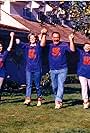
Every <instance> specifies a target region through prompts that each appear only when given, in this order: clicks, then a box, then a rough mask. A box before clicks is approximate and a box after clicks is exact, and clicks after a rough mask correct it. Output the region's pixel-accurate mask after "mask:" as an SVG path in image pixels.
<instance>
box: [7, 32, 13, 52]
mask: <svg viewBox="0 0 90 133" xmlns="http://www.w3.org/2000/svg"><path fill="white" fill-rule="evenodd" d="M10 37H11V39H10V43H9V46H8V48H7V50H8V51H10V50H11V48H12V45H13V39H14V32H11V33H10Z"/></svg>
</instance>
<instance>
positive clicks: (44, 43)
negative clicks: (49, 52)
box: [40, 28, 47, 47]
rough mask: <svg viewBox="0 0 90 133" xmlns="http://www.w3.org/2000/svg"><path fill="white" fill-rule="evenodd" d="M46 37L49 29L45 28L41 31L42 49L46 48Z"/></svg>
mask: <svg viewBox="0 0 90 133" xmlns="http://www.w3.org/2000/svg"><path fill="white" fill-rule="evenodd" d="M46 35H47V29H46V28H43V29H42V30H41V36H40V38H41V43H40V46H41V47H44V46H45V45H46Z"/></svg>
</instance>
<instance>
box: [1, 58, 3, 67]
mask: <svg viewBox="0 0 90 133" xmlns="http://www.w3.org/2000/svg"><path fill="white" fill-rule="evenodd" d="M1 67H3V60H2V58H1V59H0V68H1Z"/></svg>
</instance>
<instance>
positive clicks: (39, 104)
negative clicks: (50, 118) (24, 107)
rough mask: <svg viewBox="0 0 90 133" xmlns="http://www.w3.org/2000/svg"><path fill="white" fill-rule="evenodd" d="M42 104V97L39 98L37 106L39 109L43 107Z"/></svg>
mask: <svg viewBox="0 0 90 133" xmlns="http://www.w3.org/2000/svg"><path fill="white" fill-rule="evenodd" d="M41 104H42V98H41V97H39V98H38V103H37V106H38V107H39V106H41Z"/></svg>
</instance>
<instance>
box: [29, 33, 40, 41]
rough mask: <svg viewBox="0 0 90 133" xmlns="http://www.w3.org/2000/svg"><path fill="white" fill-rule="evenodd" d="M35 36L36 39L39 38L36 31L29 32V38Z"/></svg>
mask: <svg viewBox="0 0 90 133" xmlns="http://www.w3.org/2000/svg"><path fill="white" fill-rule="evenodd" d="M32 35H33V36H35V38H36V40H38V35H36V34H35V33H29V34H28V40H29V39H30V36H32Z"/></svg>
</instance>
